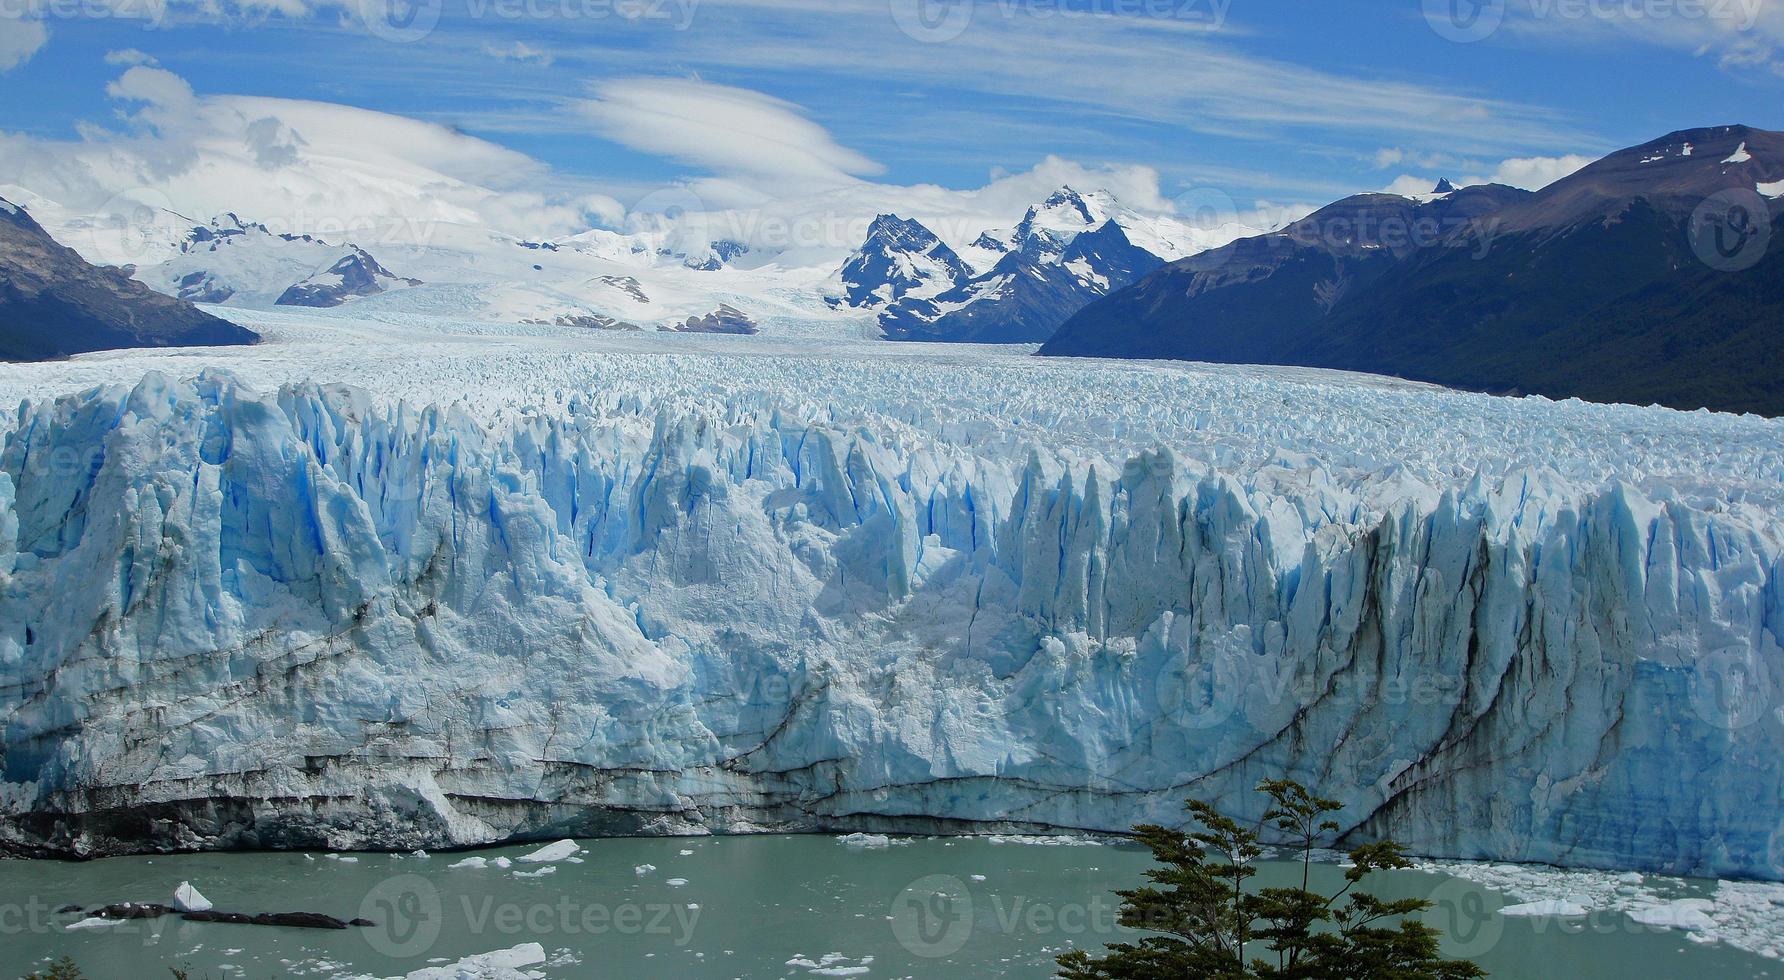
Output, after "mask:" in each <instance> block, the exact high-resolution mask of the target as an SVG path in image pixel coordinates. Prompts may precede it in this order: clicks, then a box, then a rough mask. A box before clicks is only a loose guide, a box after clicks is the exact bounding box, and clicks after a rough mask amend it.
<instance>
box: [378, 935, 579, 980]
mask: <svg viewBox="0 0 1784 980" xmlns="http://www.w3.org/2000/svg"><path fill="white" fill-rule="evenodd" d="M544 965H545V947H544V946H541V945H539V944H538V943H521V944H520V945H519V946H515V947H513V948H512V949H498V950H496V951H495V952H493V953H478V954H476V955H475V956H467V957H465V958H464V959H462V960H459V961H458V962H457V963H448V964H446V965H445V966H430V967H427V968H425V969H421V970H416V971H414V972H412V973H410V974H409V975H408V976H407V977H405V978H404V980H520V978H531V977H543V976H545V974H544V973H541V972H538V971H532V970H527V969H526V968H527V967H530V966H544Z"/></svg>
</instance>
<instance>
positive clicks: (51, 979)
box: [25, 956, 87, 980]
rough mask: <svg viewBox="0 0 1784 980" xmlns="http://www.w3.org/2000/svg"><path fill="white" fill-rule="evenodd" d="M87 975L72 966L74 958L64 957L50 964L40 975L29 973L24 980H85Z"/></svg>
mask: <svg viewBox="0 0 1784 980" xmlns="http://www.w3.org/2000/svg"><path fill="white" fill-rule="evenodd" d="M86 978H87V975H86V974H84V973H82V972H81V968H80V967H78V966H75V965H74V958H73V957H69V956H64V957H62V958H61V959H59V960H57V961H56V962H54V963H51V964H50V965H49V967H48V968H46V969H45V970H44V971H43V972H42V973H29V974H26V975H25V980H86Z"/></svg>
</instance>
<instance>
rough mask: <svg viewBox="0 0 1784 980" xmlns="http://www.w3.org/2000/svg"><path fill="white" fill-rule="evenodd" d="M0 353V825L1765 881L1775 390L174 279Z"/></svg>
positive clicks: (1780, 665) (110, 842) (24, 830)
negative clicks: (951, 834)
mask: <svg viewBox="0 0 1784 980" xmlns="http://www.w3.org/2000/svg"><path fill="white" fill-rule="evenodd" d="M228 315H229V316H230V317H231V318H232V319H236V320H237V321H238V322H242V323H244V324H245V325H247V326H249V327H251V328H252V329H255V330H259V331H261V332H262V333H263V334H265V335H266V336H267V337H268V343H266V344H264V345H262V346H260V347H256V348H237V349H228V350H210V351H180V352H170V351H153V352H144V351H133V352H118V353H112V354H104V355H94V356H89V357H84V358H80V359H77V360H74V361H70V362H65V363H60V364H42V365H6V366H0V396H3V397H4V398H6V399H7V400H8V401H7V403H8V404H12V403H15V402H19V401H24V402H27V404H25V405H24V407H22V408H21V409H20V410H19V411H18V413H17V414H16V415H15V416H13V417H12V418H10V419H8V420H6V422H5V423H4V424H5V426H6V428H7V429H9V430H10V431H9V433H8V435H7V437H6V440H5V447H4V451H3V452H0V718H3V719H4V736H3V737H4V740H5V743H4V747H5V750H6V751H5V757H4V772H3V776H4V781H0V808H3V809H4V812H5V814H6V816H7V818H8V819H6V820H5V821H4V822H0V827H3V828H4V829H0V835H4V836H5V839H6V840H5V842H6V843H7V844H9V845H11V846H14V847H18V848H23V849H42V850H50V851H58V852H65V853H109V852H118V851H129V850H141V849H153V848H156V847H225V846H270V847H335V848H348V847H352V848H392V849H403V850H408V849H413V848H416V847H429V848H433V847H441V846H450V845H465V844H472V843H483V842H495V841H502V840H509V839H517V838H524V839H537V840H544V841H550V840H558V839H560V838H565V837H576V836H592V835H597V834H602V833H631V832H645V833H699V832H705V831H754V830H829V831H837V832H850V831H859V832H864V833H875V832H886V831H896V830H923V831H929V830H937V831H953V830H967V829H972V830H983V831H1002V832H1012V833H1024V832H1036V831H1042V830H1047V829H1052V828H1076V829H1085V830H1113V829H1121V828H1125V827H1127V826H1129V825H1131V824H1132V823H1134V822H1136V821H1137V820H1140V819H1150V820H1167V821H1175V820H1177V819H1178V818H1179V813H1180V810H1179V807H1180V803H1181V800H1182V798H1183V797H1185V796H1190V795H1195V796H1202V797H1208V798H1216V799H1220V800H1223V801H1228V805H1229V806H1230V808H1231V809H1232V810H1233V811H1234V812H1235V813H1239V814H1244V815H1250V816H1255V815H1256V814H1255V813H1251V812H1248V811H1247V808H1249V807H1252V806H1254V805H1255V801H1256V797H1255V794H1252V793H1250V792H1249V789H1250V787H1251V786H1252V785H1253V784H1255V783H1256V782H1257V781H1258V780H1259V779H1260V778H1263V777H1266V776H1274V775H1279V774H1282V773H1287V774H1289V775H1292V776H1294V777H1295V778H1298V779H1301V780H1302V781H1303V782H1306V783H1308V784H1310V785H1314V786H1317V787H1319V788H1320V789H1321V790H1322V791H1323V792H1324V793H1325V794H1326V795H1330V796H1333V797H1336V798H1338V799H1340V800H1342V801H1343V802H1344V803H1345V810H1344V813H1343V815H1342V819H1343V820H1344V823H1345V826H1346V829H1347V831H1348V832H1350V833H1352V834H1353V835H1355V836H1359V837H1360V836H1367V835H1377V834H1391V835H1393V836H1395V837H1397V838H1399V839H1401V840H1404V841H1407V842H1408V843H1409V844H1410V845H1411V846H1412V847H1413V848H1414V849H1415V850H1416V851H1418V852H1421V853H1424V854H1427V855H1433V856H1441V857H1459V858H1485V859H1491V860H1497V861H1519V862H1549V863H1556V864H1562V865H1569V866H1584V867H1610V868H1636V869H1641V870H1651V871H1660V872H1668V873H1675V874H1687V873H1689V874H1706V875H1728V876H1743V877H1757V878H1773V879H1776V878H1784V760H1781V759H1780V755H1779V753H1778V751H1777V746H1778V745H1780V744H1784V697H1780V690H1781V684H1784V676H1781V675H1784V651H1781V650H1780V646H1779V634H1780V626H1779V624H1780V623H1784V586H1781V585H1780V573H1781V571H1784V423H1781V422H1779V421H1774V420H1763V419H1758V418H1753V417H1734V416H1727V415H1714V414H1710V413H1689V414H1687V413H1678V412H1671V411H1666V410H1661V409H1643V408H1634V407H1626V406H1598V405H1587V404H1583V403H1579V402H1549V401H1546V400H1542V399H1523V400H1512V399H1496V398H1489V397H1483V396H1475V395H1466V394H1459V393H1453V392H1446V391H1442V390H1439V389H1433V388H1429V387H1425V386H1420V385H1413V384H1405V383H1399V382H1394V381H1389V380H1384V379H1379V378H1365V377H1357V376H1346V375H1339V374H1332V373H1327V372H1317V371H1306V370H1293V369H1275V368H1270V369H1265V368H1257V369H1247V368H1231V367H1207V366H1199V365H1193V364H1168V365H1167V364H1123V363H1111V362H1094V363H1091V362H1073V361H1060V360H1043V359H1037V358H1033V357H1028V356H1025V353H1026V352H1024V351H1012V350H1009V349H1007V348H1002V349H995V350H987V349H976V348H962V347H959V346H950V347H946V348H935V347H926V346H921V345H893V344H882V343H870V342H862V341H851V340H842V339H838V340H832V341H826V342H823V343H819V342H817V341H813V340H806V341H802V342H793V341H790V340H775V339H773V338H772V337H770V336H762V337H713V336H680V335H674V336H672V335H666V334H655V333H645V334H630V335H627V334H617V333H608V332H598V333H597V332H587V331H578V330H573V329H562V328H553V327H500V326H494V325H489V324H471V323H462V322H456V321H453V320H449V319H444V318H434V317H424V316H420V315H417V314H414V313H412V312H394V311H393V312H387V313H380V312H379V311H378V308H376V307H374V306H370V305H359V304H356V309H355V311H354V312H353V313H352V314H351V315H349V314H346V313H341V314H336V315H330V314H319V313H315V312H313V311H305V312H304V313H303V314H301V315H291V314H284V313H257V312H246V311H229V312H228Z"/></svg>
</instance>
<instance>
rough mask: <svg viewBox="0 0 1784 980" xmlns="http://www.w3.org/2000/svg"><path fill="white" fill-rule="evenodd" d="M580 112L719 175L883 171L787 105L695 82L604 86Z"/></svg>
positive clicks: (788, 178)
mask: <svg viewBox="0 0 1784 980" xmlns="http://www.w3.org/2000/svg"><path fill="white" fill-rule="evenodd" d="M578 111H580V112H581V114H582V115H583V116H584V117H586V118H587V119H588V120H589V121H590V122H591V123H593V124H594V126H595V128H596V129H597V130H598V131H599V132H600V133H601V134H602V135H604V136H606V137H607V138H608V139H611V140H613V141H615V142H617V143H620V144H623V145H625V146H629V147H631V148H633V149H637V150H642V151H644V152H646V153H652V154H656V155H658V156H664V157H670V158H672V159H675V160H678V161H680V162H682V163H685V164H690V165H693V166H697V167H702V168H705V169H706V170H708V171H709V172H712V173H716V174H720V175H733V174H736V175H744V176H747V177H750V178H753V179H756V180H759V181H761V180H768V181H773V182H776V183H781V182H807V181H813V180H816V181H822V182H826V183H847V182H849V181H850V180H851V179H852V176H853V175H856V174H873V173H879V172H881V171H882V170H883V169H884V168H882V167H881V166H880V165H879V164H878V163H875V162H874V161H872V160H869V159H868V158H867V157H865V156H862V155H861V154H859V153H857V152H855V151H854V150H850V149H848V148H846V147H844V146H841V145H840V144H838V143H837V142H836V140H835V139H834V138H832V137H831V135H830V133H829V131H828V130H826V129H825V128H824V127H822V126H820V125H818V124H817V123H815V122H813V121H811V120H810V119H808V118H807V117H806V116H805V115H804V114H803V112H802V111H801V110H800V109H799V107H798V106H795V105H793V104H792V103H790V102H786V101H784V100H781V99H777V98H773V97H772V96H768V95H763V94H762V93H760V92H752V91H750V90H748V89H742V88H735V87H732V86H727V85H714V84H711V83H709V82H703V81H700V80H698V79H681V78H626V79H618V80H614V81H609V82H602V83H599V84H598V85H596V86H595V97H594V98H593V99H591V100H588V101H586V102H583V103H581V104H580V105H579V106H578Z"/></svg>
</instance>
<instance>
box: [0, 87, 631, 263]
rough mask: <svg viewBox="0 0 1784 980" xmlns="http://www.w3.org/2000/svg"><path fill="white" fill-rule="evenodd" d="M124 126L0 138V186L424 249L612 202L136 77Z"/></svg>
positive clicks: (378, 129)
mask: <svg viewBox="0 0 1784 980" xmlns="http://www.w3.org/2000/svg"><path fill="white" fill-rule="evenodd" d="M107 92H108V94H110V95H111V96H112V97H113V98H115V99H117V100H119V101H120V102H121V103H124V111H123V112H122V113H121V114H120V115H121V118H122V120H123V123H122V128H119V129H109V128H101V127H97V126H92V125H88V126H84V127H83V128H82V129H81V136H80V137H79V138H77V139H73V140H42V139H35V138H31V137H26V136H22V135H18V134H6V133H0V174H5V175H6V176H7V180H8V181H9V182H11V183H14V184H16V185H18V186H20V187H22V188H24V189H25V190H27V191H29V192H31V193H32V194H34V195H39V196H41V197H43V198H46V199H48V200H49V201H51V202H53V203H54V204H55V205H57V206H59V207H61V208H63V209H66V210H67V211H68V212H70V213H73V214H99V213H109V212H108V211H107V209H108V208H112V207H115V206H117V203H118V202H119V201H140V202H145V203H149V204H152V205H154V206H156V207H164V208H166V209H168V210H171V211H174V212H176V213H178V214H181V215H185V216H188V217H192V218H194V219H200V220H202V219H207V218H209V217H211V216H213V215H216V214H219V213H222V212H226V211H235V212H238V213H240V214H242V215H244V216H248V217H251V218H253V219H255V220H259V221H264V222H266V223H268V224H269V225H273V226H275V227H276V228H278V229H279V230H284V231H291V232H294V233H307V234H316V235H318V236H320V237H323V238H327V239H331V240H337V239H345V238H352V239H353V240H357V241H360V242H361V243H362V244H367V245H371V244H374V243H376V242H378V241H382V240H394V241H415V240H419V239H420V238H421V237H422V236H424V235H427V234H430V233H431V230H432V229H434V228H437V227H438V226H441V225H458V226H468V227H472V228H484V229H491V230H496V231H503V232H508V233H511V234H515V235H519V236H527V237H536V236H550V235H563V234H570V233H573V232H575V231H579V230H582V229H583V228H586V227H587V226H588V224H589V222H590V218H591V215H603V216H608V217H611V216H612V215H613V213H614V210H615V207H614V203H613V202H612V200H611V199H610V198H598V197H591V196H590V195H589V192H588V189H587V188H579V187H578V186H577V185H575V184H574V183H573V182H571V181H568V180H565V179H562V178H559V177H557V176H556V175H554V174H552V173H551V171H550V170H549V168H547V167H546V166H544V165H543V164H541V163H539V162H538V161H537V160H534V159H532V158H531V157H528V156H526V155H524V154H521V153H517V152H515V151H513V150H509V149H506V148H504V147H500V146H497V145H495V144H493V143H488V142H485V141H483V140H480V139H477V138H475V137H471V136H466V135H464V134H462V133H458V132H455V131H453V130H451V129H448V128H446V127H444V126H439V125H435V124H433V123H428V122H422V121H418V120H414V119H409V118H405V117H402V116H395V115H390V114H387V113H381V112H373V111H370V110H365V109H357V108H353V107H350V106H342V105H334V104H330V103H323V102H307V101H299V100H293V99H279V98H265V97H250V96H227V95H216V96H211V95H199V94H195V93H194V92H193V90H192V88H191V86H190V85H189V84H188V83H187V82H186V81H185V80H184V79H183V78H181V77H179V76H178V75H175V74H173V73H172V72H168V71H166V70H164V69H160V68H151V67H147V66H143V65H137V66H134V67H131V68H130V69H129V70H127V71H126V72H124V74H123V75H121V76H120V77H119V78H118V79H117V80H116V81H114V82H112V83H111V85H109V86H108V87H107Z"/></svg>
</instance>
